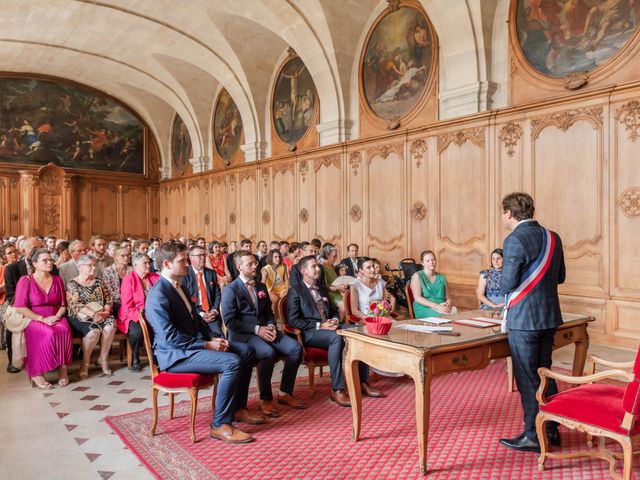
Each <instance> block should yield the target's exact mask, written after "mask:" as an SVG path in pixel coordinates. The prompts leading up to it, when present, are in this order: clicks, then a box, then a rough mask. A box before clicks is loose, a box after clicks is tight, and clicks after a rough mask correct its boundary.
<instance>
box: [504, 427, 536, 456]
mask: <svg viewBox="0 0 640 480" xmlns="http://www.w3.org/2000/svg"><path fill="white" fill-rule="evenodd" d="M500 443H501V444H502V445H504V446H505V447H509V448H513V449H514V450H520V451H521V452H538V453H540V443H538V440H531V439H530V438H529V437H527V436H526V435H525V434H524V432H523V433H521V434H520V436H519V437H516V438H501V439H500Z"/></svg>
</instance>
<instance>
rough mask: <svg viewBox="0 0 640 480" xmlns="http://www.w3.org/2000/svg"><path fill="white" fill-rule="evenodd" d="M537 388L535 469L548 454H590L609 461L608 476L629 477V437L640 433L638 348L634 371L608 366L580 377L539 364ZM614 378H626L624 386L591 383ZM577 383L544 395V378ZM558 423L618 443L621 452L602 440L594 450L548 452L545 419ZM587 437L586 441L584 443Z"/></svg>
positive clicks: (565, 456)
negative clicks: (619, 460)
mask: <svg viewBox="0 0 640 480" xmlns="http://www.w3.org/2000/svg"><path fill="white" fill-rule="evenodd" d="M538 373H539V374H540V379H541V383H540V388H539V389H538V391H537V393H536V398H537V400H538V403H539V404H540V411H539V413H538V417H537V418H536V430H537V434H538V439H539V441H540V451H541V453H540V458H539V460H538V468H539V470H540V471H543V470H544V462H545V460H546V459H547V458H560V459H564V458H578V457H594V458H599V459H601V460H606V461H607V462H609V464H610V467H609V473H610V474H611V476H612V478H623V479H625V480H628V479H631V465H632V460H633V456H634V453H635V454H637V453H638V452H634V451H633V444H634V442H635V441H636V440H637V439H638V437H640V423H637V422H636V420H637V417H638V414H640V349H639V350H638V353H637V355H636V360H635V362H634V365H633V372H632V373H629V372H625V371H624V370H607V371H604V372H600V373H596V374H593V375H586V376H583V377H572V376H569V375H561V374H559V373H556V372H552V371H551V370H549V369H547V368H539V369H538ZM614 377H623V378H625V379H626V380H628V381H629V383H628V384H627V385H626V386H617V385H610V384H602V383H592V382H595V381H600V380H604V379H610V378H614ZM549 378H554V379H556V380H559V381H562V382H566V383H570V384H580V386H578V387H575V388H571V389H569V390H566V391H563V392H560V393H557V394H555V395H552V396H550V397H548V398H547V397H545V395H544V392H545V390H546V387H547V379H549ZM548 421H555V422H558V423H560V424H562V425H564V426H565V427H568V428H571V429H578V430H579V431H581V432H585V433H587V434H588V435H590V436H598V437H602V438H604V437H606V438H611V439H613V440H615V441H617V442H618V443H620V445H621V446H622V452H623V453H622V455H621V454H619V453H614V452H611V451H610V450H608V449H606V448H605V446H604V442H601V443H600V446H599V447H598V448H595V449H589V450H585V451H580V452H575V453H564V454H562V453H549V452H548V451H547V437H546V428H545V423H546V422H548ZM590 443H591V442H590V441H589V444H590ZM620 457H622V459H623V462H624V470H623V475H622V477H621V476H620V475H618V474H617V473H616V472H615V462H616V459H617V458H620Z"/></svg>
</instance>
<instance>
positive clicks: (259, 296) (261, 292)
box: [258, 290, 267, 298]
mask: <svg viewBox="0 0 640 480" xmlns="http://www.w3.org/2000/svg"><path fill="white" fill-rule="evenodd" d="M266 296H267V294H266V293H264V292H263V291H262V290H261V291H259V292H258V298H264V297H266Z"/></svg>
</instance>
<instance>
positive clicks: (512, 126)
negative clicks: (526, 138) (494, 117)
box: [498, 122, 522, 157]
mask: <svg viewBox="0 0 640 480" xmlns="http://www.w3.org/2000/svg"><path fill="white" fill-rule="evenodd" d="M521 137H522V127H521V126H520V125H518V124H517V123H513V122H511V123H507V124H506V125H504V126H503V127H502V128H501V129H500V133H499V135H498V139H499V140H500V141H501V142H502V143H504V148H505V150H506V152H507V155H508V156H509V157H513V154H514V153H515V150H516V146H517V145H518V141H519V140H520V138H521Z"/></svg>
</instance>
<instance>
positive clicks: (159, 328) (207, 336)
mask: <svg viewBox="0 0 640 480" xmlns="http://www.w3.org/2000/svg"><path fill="white" fill-rule="evenodd" d="M155 261H156V264H157V266H158V267H159V268H160V269H161V271H162V273H161V277H160V280H158V282H157V283H156V284H155V285H154V286H153V287H152V288H151V290H150V291H149V294H148V295H147V300H146V302H145V313H146V317H147V321H148V322H149V325H150V326H151V328H152V329H153V334H154V339H153V351H154V355H155V357H156V359H157V361H158V366H159V367H160V370H162V371H167V372H171V373H200V374H205V375H210V374H214V373H218V374H221V376H220V381H219V383H218V394H217V397H216V409H215V412H214V416H213V421H212V423H211V430H210V435H211V437H212V438H216V439H219V440H223V441H225V442H228V443H247V442H250V441H251V440H252V439H253V437H252V435H250V434H248V433H245V432H243V431H241V430H239V429H237V428H235V427H234V426H233V423H232V422H233V420H234V418H235V420H237V421H242V422H245V423H251V424H258V423H264V422H265V421H266V420H265V418H264V416H263V415H262V414H259V413H258V414H251V413H250V412H249V411H248V410H247V409H246V402H247V396H248V390H249V381H250V380H251V371H252V366H253V359H254V356H253V351H252V349H251V348H250V347H248V346H247V345H244V344H234V343H232V342H229V341H227V340H226V339H225V338H224V337H223V336H222V334H219V335H213V334H212V332H211V330H210V329H209V327H208V326H207V324H206V323H205V322H204V321H203V320H202V318H201V317H200V316H199V315H198V314H197V313H196V310H195V307H194V305H193V304H192V303H191V301H190V300H189V295H188V293H186V292H185V290H184V289H183V287H182V285H181V282H182V279H183V277H184V276H185V275H186V274H187V270H188V268H189V264H188V260H187V251H186V247H185V246H184V245H182V244H177V243H166V244H164V245H162V246H160V247H158V249H157V250H156V257H155Z"/></svg>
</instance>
